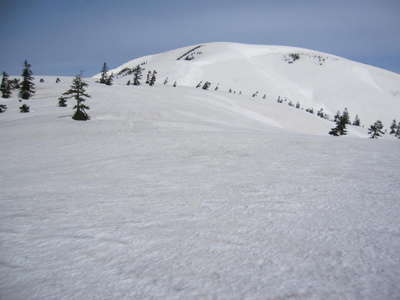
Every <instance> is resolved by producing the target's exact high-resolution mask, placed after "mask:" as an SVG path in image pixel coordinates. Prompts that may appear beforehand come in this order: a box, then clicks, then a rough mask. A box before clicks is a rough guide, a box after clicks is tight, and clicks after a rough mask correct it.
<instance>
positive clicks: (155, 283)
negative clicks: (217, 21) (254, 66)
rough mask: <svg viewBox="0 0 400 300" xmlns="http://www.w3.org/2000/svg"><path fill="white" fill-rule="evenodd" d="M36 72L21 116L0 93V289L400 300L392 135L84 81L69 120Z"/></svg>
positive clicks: (22, 294)
mask: <svg viewBox="0 0 400 300" xmlns="http://www.w3.org/2000/svg"><path fill="white" fill-rule="evenodd" d="M200 50H201V51H203V54H199V56H198V57H200V56H201V55H204V54H205V52H206V49H203V48H202V47H201V48H199V49H198V51H200ZM260 50H263V48H260ZM263 51H264V50H263ZM262 53H263V52H262ZM253 54H254V55H255V53H253ZM247 55H251V53H250V54H249V53H248V54H247ZM177 57H178V56H177ZM196 59H197V58H194V59H193V60H192V61H196ZM175 60H176V58H175ZM192 61H189V62H188V61H186V63H191V62H192ZM179 62H182V63H185V61H184V60H180V61H179ZM297 63H298V61H295V62H294V63H293V65H295V64H297ZM385 76H386V75H385ZM39 78H40V77H36V80H37V82H36V85H37V93H36V94H35V96H34V97H33V99H31V100H28V101H26V103H28V104H29V105H30V106H31V112H30V113H28V114H21V113H19V112H18V106H19V105H20V103H18V102H17V101H16V98H11V99H8V100H3V99H2V100H1V101H0V102H1V103H5V104H7V105H8V110H7V111H6V112H5V113H3V114H1V115H0V126H1V134H0V144H1V147H0V165H1V169H0V182H1V187H2V192H1V194H0V298H1V299H24V300H25V299H399V297H400V285H399V282H400V255H399V253H400V222H399V215H400V201H399V200H400V198H399V194H400V185H399V182H400V172H399V167H400V161H399V150H400V142H399V140H397V139H394V138H389V137H386V138H383V139H378V140H371V139H367V138H365V137H366V129H364V128H351V129H350V130H349V136H345V137H331V136H329V135H328V134H327V132H328V131H329V129H330V128H331V127H332V124H333V123H332V122H329V121H327V120H323V119H321V118H318V117H316V116H315V115H311V114H308V113H306V112H304V111H301V110H297V109H295V108H292V107H289V106H287V105H283V104H278V103H276V102H272V101H269V102H268V101H264V100H262V99H261V97H259V98H257V99H251V98H250V97H249V96H248V95H247V96H246V95H242V96H239V95H237V94H236V95H233V94H228V93H226V92H223V91H221V92H212V91H204V90H201V89H193V88H188V87H181V86H178V87H177V88H173V87H171V86H162V85H157V86H156V87H153V88H152V87H147V86H146V87H133V86H125V85H118V84H116V85H114V86H111V87H108V86H105V85H100V84H98V83H95V82H94V80H92V79H89V83H90V85H89V89H88V91H89V94H90V95H92V98H91V99H90V100H89V101H88V102H87V104H88V105H89V106H91V109H90V110H89V111H88V113H89V114H90V115H91V117H92V120H90V121H88V122H79V121H73V120H72V119H71V116H72V106H73V104H74V103H73V101H71V100H69V103H68V107H67V108H61V107H57V102H58V100H57V98H58V97H59V96H60V95H61V93H62V92H63V91H65V90H66V89H67V88H68V87H69V84H70V83H71V78H66V77H64V78H61V80H62V82H61V83H59V84H55V83H54V82H55V78H52V77H44V78H45V82H44V83H39V81H38V79H39ZM210 79H212V78H210ZM117 83H118V82H117ZM360 116H361V113H360Z"/></svg>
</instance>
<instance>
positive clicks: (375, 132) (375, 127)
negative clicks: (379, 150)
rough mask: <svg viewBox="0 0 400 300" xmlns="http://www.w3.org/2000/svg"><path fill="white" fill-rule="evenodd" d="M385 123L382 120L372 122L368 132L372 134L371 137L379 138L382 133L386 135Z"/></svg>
mask: <svg viewBox="0 0 400 300" xmlns="http://www.w3.org/2000/svg"><path fill="white" fill-rule="evenodd" d="M382 129H383V124H382V122H381V121H379V120H378V121H376V122H375V123H374V124H372V125H371V126H370V127H369V128H368V133H369V134H370V135H371V139H377V138H378V137H380V136H381V135H384V134H385V133H384V132H383V130H382Z"/></svg>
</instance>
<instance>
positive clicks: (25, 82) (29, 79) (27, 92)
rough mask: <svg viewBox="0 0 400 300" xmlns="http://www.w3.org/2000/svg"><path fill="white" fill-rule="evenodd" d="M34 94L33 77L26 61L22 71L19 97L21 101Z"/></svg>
mask: <svg viewBox="0 0 400 300" xmlns="http://www.w3.org/2000/svg"><path fill="white" fill-rule="evenodd" d="M33 94H35V84H34V83H33V76H32V71H31V65H30V64H28V61H26V60H25V62H24V70H23V71H22V82H21V87H20V90H19V96H20V97H21V98H22V99H29V98H30V97H32V96H33Z"/></svg>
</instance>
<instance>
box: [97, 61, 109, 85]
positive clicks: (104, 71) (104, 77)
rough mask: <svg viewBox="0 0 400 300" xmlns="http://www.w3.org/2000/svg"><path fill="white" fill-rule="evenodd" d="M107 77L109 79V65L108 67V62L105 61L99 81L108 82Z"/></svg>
mask: <svg viewBox="0 0 400 300" xmlns="http://www.w3.org/2000/svg"><path fill="white" fill-rule="evenodd" d="M107 79H108V67H107V64H106V63H104V64H103V67H102V68H101V75H100V80H99V83H102V84H107Z"/></svg>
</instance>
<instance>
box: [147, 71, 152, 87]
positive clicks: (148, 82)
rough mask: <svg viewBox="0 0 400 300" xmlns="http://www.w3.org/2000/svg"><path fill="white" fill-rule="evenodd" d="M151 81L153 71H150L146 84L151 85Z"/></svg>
mask: <svg viewBox="0 0 400 300" xmlns="http://www.w3.org/2000/svg"><path fill="white" fill-rule="evenodd" d="M150 80H151V71H148V72H147V76H146V84H149V85H150Z"/></svg>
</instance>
